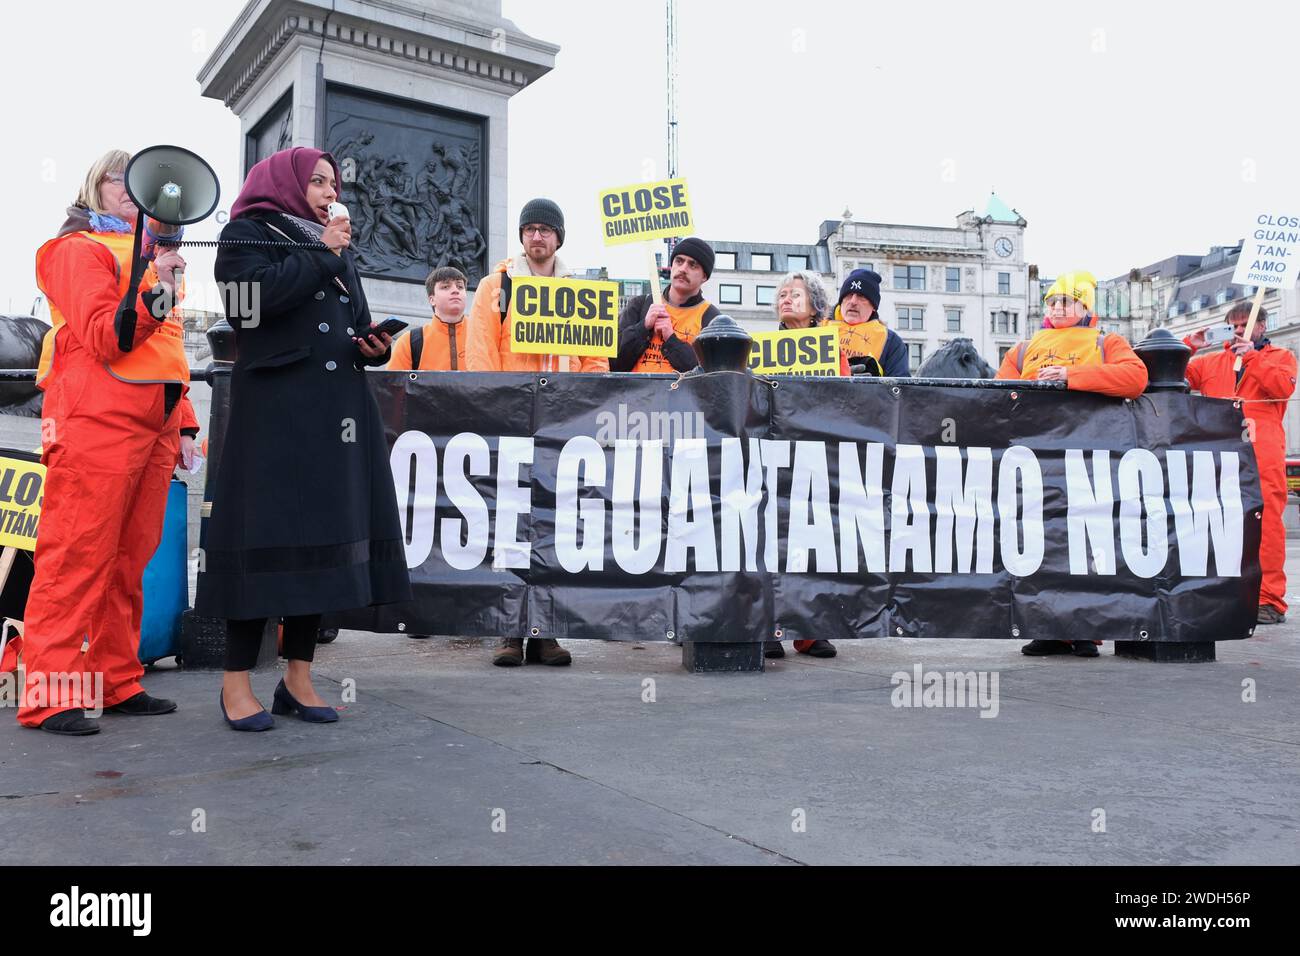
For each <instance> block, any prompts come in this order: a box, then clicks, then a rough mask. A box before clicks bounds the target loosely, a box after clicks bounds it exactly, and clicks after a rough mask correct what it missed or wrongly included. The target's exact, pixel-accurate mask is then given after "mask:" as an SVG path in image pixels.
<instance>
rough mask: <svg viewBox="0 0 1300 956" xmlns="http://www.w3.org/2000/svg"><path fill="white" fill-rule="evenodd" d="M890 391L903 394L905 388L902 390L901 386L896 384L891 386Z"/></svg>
mask: <svg viewBox="0 0 1300 956" xmlns="http://www.w3.org/2000/svg"><path fill="white" fill-rule="evenodd" d="M890 391H891V392H893V393H894V394H895V395H902V394H903V390H902V389H901V388H899V387H898V386H897V385H895V386H894V387H893V388H891V389H890Z"/></svg>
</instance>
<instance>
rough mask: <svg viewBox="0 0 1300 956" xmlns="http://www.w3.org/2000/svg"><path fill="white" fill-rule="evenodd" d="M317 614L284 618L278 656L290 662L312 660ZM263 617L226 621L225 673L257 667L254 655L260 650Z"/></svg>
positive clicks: (317, 627)
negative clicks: (282, 638)
mask: <svg viewBox="0 0 1300 956" xmlns="http://www.w3.org/2000/svg"><path fill="white" fill-rule="evenodd" d="M319 629H320V615H319V614H304V615H302V616H301V617H286V618H285V619H284V647H283V649H282V650H281V651H280V656H281V657H284V658H286V659H288V660H291V661H307V662H308V663H311V661H312V660H313V659H314V658H315V656H316V632H317V630H319ZM265 630H266V618H264V617H257V618H253V619H251V620H247V621H227V622H226V670H228V671H251V670H252V669H253V668H254V667H256V666H257V652H258V651H260V650H261V649H262V633H263V631H265Z"/></svg>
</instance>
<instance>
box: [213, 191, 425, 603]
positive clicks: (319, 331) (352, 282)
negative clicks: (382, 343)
mask: <svg viewBox="0 0 1300 956" xmlns="http://www.w3.org/2000/svg"><path fill="white" fill-rule="evenodd" d="M268 222H272V223H275V224H276V225H278V226H280V228H282V229H284V230H285V232H287V233H289V235H290V236H292V237H294V238H297V233H296V230H293V229H292V228H290V227H288V224H287V223H281V222H280V221H279V217H277V216H274V215H272V216H268V217H267V218H266V220H259V219H238V220H235V221H234V222H232V223H230V225H228V226H227V227H226V228H225V229H224V230H223V231H222V238H223V239H271V240H283V239H284V237H283V236H281V235H280V234H278V233H276V232H275V231H274V230H272V229H270V228H268V226H267V223H268ZM214 272H215V275H216V279H217V281H218V282H221V283H247V284H251V285H246V286H243V287H242V291H241V287H239V286H236V287H235V288H234V289H232V290H228V291H227V293H226V296H225V298H226V305H227V313H232V312H233V313H234V314H230V315H229V319H230V324H231V325H232V326H233V327H234V329H235V337H236V341H237V343H238V347H239V357H238V359H237V360H236V362H235V367H234V369H233V371H232V373H231V382H230V387H231V402H230V417H229V424H228V425H227V428H226V434H225V440H224V443H223V445H222V451H221V456H220V460H219V461H218V462H217V472H216V476H215V478H214V480H213V485H212V515H211V517H210V518H209V520H208V524H207V528H206V531H205V535H204V541H203V563H202V566H201V567H202V573H200V574H199V588H198V597H197V599H196V600H195V609H196V610H197V611H198V612H199V613H200V614H204V615H208V616H212V617H222V618H227V619H246V618H258V617H270V616H283V615H300V614H313V613H321V612H328V611H342V610H348V609H351V608H360V607H367V606H369V605H374V604H391V603H395V602H398V601H405V600H409V599H410V598H411V587H410V579H409V577H408V575H407V570H406V556H405V549H404V546H403V541H402V531H401V525H400V523H399V520H398V513H397V499H396V494H395V492H394V490H393V478H392V472H391V470H390V468H389V464H388V446H387V443H386V441H385V439H384V425H383V422H382V421H381V420H380V417H379V407H378V405H377V404H376V403H375V399H374V396H373V395H372V394H371V392H370V386H369V383H368V382H367V381H366V373H365V371H364V368H363V366H364V365H366V364H369V365H383V364H384V363H385V362H387V361H388V356H387V355H384V356H381V357H379V358H376V359H371V360H368V361H367V360H366V359H365V358H364V357H363V356H362V355H361V353H360V352H359V351H358V349H357V347H356V343H354V342H353V341H352V339H351V336H352V334H353V333H354V331H355V333H356V334H362V332H363V330H365V329H367V328H368V327H369V326H370V324H371V323H370V310H369V308H368V307H367V305H366V297H365V293H364V291H363V290H362V287H361V278H360V276H358V274H357V270H356V265H355V263H354V261H353V258H352V254H351V253H350V252H344V254H343V255H342V256H336V255H334V254H333V253H331V252H329V251H326V250H321V249H295V248H292V247H267V248H262V247H257V246H222V247H220V249H219V250H218V252H217V260H216V267H215V269H214ZM336 280H337V281H336ZM339 282H341V283H342V286H343V287H346V292H345V291H344V289H343V288H341V287H340V286H339V284H338V283H339ZM254 288H255V289H256V290H257V296H256V297H253V296H251V294H250V293H251V291H252V289H254ZM241 300H242V301H243V302H244V303H246V304H255V305H256V307H257V309H256V315H254V316H252V317H251V318H250V317H247V316H241V315H240V314H239V313H240V311H241V310H240V309H239V308H237V307H234V308H232V306H235V305H236V304H237V303H239V302H240V301H241Z"/></svg>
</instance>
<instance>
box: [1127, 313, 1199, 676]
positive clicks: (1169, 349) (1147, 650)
mask: <svg viewBox="0 0 1300 956" xmlns="http://www.w3.org/2000/svg"><path fill="white" fill-rule="evenodd" d="M1133 351H1134V352H1136V353H1137V356H1138V358H1140V359H1141V360H1142V364H1144V365H1145V366H1146V367H1147V387H1146V392H1145V393H1144V394H1147V395H1150V394H1158V393H1160V392H1180V393H1183V394H1186V393H1187V392H1190V391H1191V390H1192V389H1191V386H1190V385H1188V384H1187V378H1186V375H1187V363H1188V362H1189V361H1190V360H1191V358H1192V350H1191V349H1190V348H1188V347H1187V346H1186V345H1184V344H1183V343H1182V342H1180V341H1179V340H1178V339H1177V338H1175V337H1174V335H1173V334H1172V333H1171V332H1170V331H1169V330H1168V329H1154V330H1152V332H1151V334H1150V335H1148V336H1147V337H1146V338H1144V339H1143V340H1142V341H1141V342H1139V343H1138V344H1137V345H1135V346H1134V347H1133ZM1115 654H1116V656H1118V657H1131V658H1135V659H1138V660H1144V661H1156V662H1157V663H1162V664H1169V663H1178V662H1187V663H1204V662H1208V661H1213V660H1214V642H1213V641H1196V642H1193V643H1189V644H1181V643H1165V642H1156V643H1153V642H1151V641H1116V642H1115Z"/></svg>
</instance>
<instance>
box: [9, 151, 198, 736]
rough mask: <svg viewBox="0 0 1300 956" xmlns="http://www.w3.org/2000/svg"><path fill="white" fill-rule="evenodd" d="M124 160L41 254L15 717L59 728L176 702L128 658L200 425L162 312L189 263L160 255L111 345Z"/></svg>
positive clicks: (112, 160) (116, 159) (179, 339)
mask: <svg viewBox="0 0 1300 956" xmlns="http://www.w3.org/2000/svg"><path fill="white" fill-rule="evenodd" d="M127 158H128V157H127V154H125V153H122V152H121V151H114V152H112V153H109V154H107V155H106V156H105V157H104V158H102V159H101V160H100V161H99V162H98V163H96V165H95V166H94V167H92V169H91V173H90V174H89V175H88V176H87V179H86V183H85V185H83V187H82V191H81V195H80V196H79V197H78V202H77V203H76V204H75V205H73V206H72V207H71V208H70V209H69V210H68V221H67V222H66V223H65V224H64V226H63V228H62V229H61V230H60V231H59V234H58V236H57V237H55V238H54V239H51V240H50V241H49V242H47V243H45V244H44V245H43V246H41V248H40V250H39V251H38V252H37V253H36V280H37V285H38V286H39V287H40V289H41V291H42V292H44V293H45V295H46V298H47V299H48V300H49V305H50V314H51V318H52V319H53V323H52V325H53V327H52V328H51V329H50V331H49V332H48V333H47V334H46V337H45V343H44V347H43V349H42V352H41V359H40V365H39V367H38V369H37V383H38V385H39V386H40V387H41V388H42V389H43V390H44V391H45V405H44V411H43V421H42V428H41V441H42V445H43V447H44V455H43V458H42V460H43V461H44V463H45V465H46V469H47V472H46V480H45V492H44V501H43V503H42V509H41V520H40V526H39V532H38V535H37V539H36V554H35V564H36V572H35V576H34V578H33V580H32V586H31V592H30V596H29V598H28V601H27V610H26V614H25V616H24V642H23V654H24V659H25V663H26V670H27V679H26V684H25V687H24V695H23V702H22V706H21V707H20V708H19V711H18V721H19V723H21V724H23V725H24V726H28V727H40V728H41V729H43V730H48V731H50V732H52V733H58V734H66V735H79V736H80V735H87V734H93V733H97V732H98V731H99V724H98V722H97V721H95V720H93V719H91V718H89V717H87V716H86V714H85V710H86V709H91V710H97V709H98V708H99V707H103V708H104V709H106V710H109V711H114V712H117V713H125V714H134V715H151V714H161V713H168V712H170V711H173V710H175V709H176V705H175V703H174V702H172V701H165V700H160V699H158V698H154V697H150V696H149V695H148V694H147V693H145V691H144V688H143V687H142V686H141V684H140V678H141V677H142V676H143V674H144V668H143V667H142V666H141V665H140V660H139V657H138V656H137V655H138V649H139V644H140V620H141V616H142V606H143V601H142V585H141V576H142V575H143V572H144V567H145V565H146V564H147V563H148V562H149V559H150V558H151V557H152V556H153V554H154V552H155V551H156V550H157V548H158V542H159V540H160V539H161V537H162V526H163V516H164V512H165V510H166V504H167V491H168V486H169V483H170V481H171V476H172V472H173V469H174V468H175V467H176V465H177V464H178V463H179V462H188V461H189V460H191V456H192V455H193V452H194V438H193V436H194V434H196V433H197V431H198V422H197V420H196V419H195V417H194V410H193V408H192V407H191V406H190V403H189V400H188V399H187V398H186V397H185V392H186V391H187V390H188V382H189V363H188V360H187V358H186V355H185V349H184V340H183V329H182V326H181V321H180V313H179V309H178V308H175V307H173V308H171V309H170V311H168V304H169V303H170V301H171V300H172V299H173V298H174V292H175V274H174V270H175V269H177V268H182V267H183V265H184V263H183V261H182V260H181V258H180V256H179V255H178V254H177V253H176V251H175V250H174V249H173V250H166V251H162V252H160V254H159V255H158V257H157V259H156V260H155V262H154V264H153V265H152V266H151V267H150V268H149V270H148V271H147V272H146V274H145V276H144V279H143V280H142V282H141V284H140V289H141V291H140V292H139V294H138V295H137V296H136V298H135V300H134V303H133V304H134V306H135V313H136V333H135V344H134V348H133V349H132V350H131V351H129V352H122V351H121V350H119V349H118V344H117V333H116V331H115V329H114V320H115V317H116V314H117V311H118V306H119V303H120V301H121V299H122V297H123V296H124V295H125V293H126V289H127V286H128V284H129V280H130V276H131V264H132V260H131V252H132V224H133V222H134V220H135V218H136V216H137V215H139V211H138V210H137V209H136V207H135V204H134V203H133V202H132V201H131V199H130V197H129V196H128V195H127V194H126V189H125V186H124V185H123V181H122V171H123V169H124V167H125V164H126V159H127ZM182 432H185V433H186V435H185V437H182V434H181V433H182ZM182 446H184V447H183V448H182ZM87 639H88V640H89V645H88V649H87V650H86V651H85V652H84V653H83V651H82V645H83V641H85V640H87ZM101 693H102V697H101V696H100V694H101Z"/></svg>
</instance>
